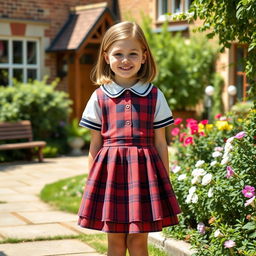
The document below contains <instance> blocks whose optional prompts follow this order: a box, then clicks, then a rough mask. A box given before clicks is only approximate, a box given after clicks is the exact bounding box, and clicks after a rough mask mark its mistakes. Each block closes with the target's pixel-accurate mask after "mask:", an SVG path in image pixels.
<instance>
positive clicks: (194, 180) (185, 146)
mask: <svg viewBox="0 0 256 256" xmlns="http://www.w3.org/2000/svg"><path fill="white" fill-rule="evenodd" d="M175 124H176V125H175V127H174V128H173V129H176V130H174V131H175V132H173V131H172V135H173V136H174V142H173V146H174V147H175V148H176V154H175V158H174V159H171V180H172V183H173V187H174V190H175V192H176V194H177V197H178V199H179V202H180V204H181V208H182V211H183V213H182V214H181V216H180V225H178V226H175V227H170V228H166V229H165V231H164V232H165V234H166V235H170V236H175V237H176V238H179V239H186V240H188V241H189V242H190V243H191V244H192V246H193V247H194V248H195V249H196V250H197V253H196V254H195V255H198V256H199V255H200V256H202V255H207V256H208V255H221V256H223V255H250V256H253V255H254V256H255V255H256V249H255V248H256V208H255V207H256V200H255V187H256V147H255V145H256V110H255V109H254V110H251V111H250V112H249V114H248V116H247V117H246V118H244V119H241V118H237V116H235V115H232V114H230V115H228V116H227V117H222V116H221V115H218V116H216V121H215V122H214V123H213V124H209V123H208V121H207V120H203V121H201V122H198V121H196V120H193V119H189V120H186V125H182V124H181V122H180V120H179V119H178V121H177V120H176V122H175ZM177 125H179V127H177ZM177 128H178V129H179V130H177Z"/></svg>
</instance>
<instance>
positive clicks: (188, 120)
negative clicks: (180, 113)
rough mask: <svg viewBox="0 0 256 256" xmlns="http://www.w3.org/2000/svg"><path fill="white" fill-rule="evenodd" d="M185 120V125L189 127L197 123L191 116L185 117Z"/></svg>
mask: <svg viewBox="0 0 256 256" xmlns="http://www.w3.org/2000/svg"><path fill="white" fill-rule="evenodd" d="M186 121H187V127H189V128H190V127H191V126H192V125H197V124H198V123H197V121H196V120H195V119H193V118H189V119H187V120H186Z"/></svg>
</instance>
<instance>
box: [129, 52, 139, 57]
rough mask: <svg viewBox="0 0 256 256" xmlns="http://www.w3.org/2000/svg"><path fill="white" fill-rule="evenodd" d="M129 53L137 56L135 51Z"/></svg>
mask: <svg viewBox="0 0 256 256" xmlns="http://www.w3.org/2000/svg"><path fill="white" fill-rule="evenodd" d="M130 55H132V56H137V55H138V54H137V53H136V52H132V53H130Z"/></svg>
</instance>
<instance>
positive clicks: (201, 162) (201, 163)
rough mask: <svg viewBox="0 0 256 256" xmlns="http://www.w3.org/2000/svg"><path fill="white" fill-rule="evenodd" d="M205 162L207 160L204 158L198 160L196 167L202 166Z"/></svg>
mask: <svg viewBox="0 0 256 256" xmlns="http://www.w3.org/2000/svg"><path fill="white" fill-rule="evenodd" d="M204 163H205V161H204V160H198V161H197V162H196V165H195V166H196V167H200V166H202V165H203V164H204Z"/></svg>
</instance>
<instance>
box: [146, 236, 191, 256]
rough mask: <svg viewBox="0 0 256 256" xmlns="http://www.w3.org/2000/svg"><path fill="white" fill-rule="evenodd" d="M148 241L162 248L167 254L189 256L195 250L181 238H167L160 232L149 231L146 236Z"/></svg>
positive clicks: (169, 255)
mask: <svg viewBox="0 0 256 256" xmlns="http://www.w3.org/2000/svg"><path fill="white" fill-rule="evenodd" d="M148 240H149V243H152V244H154V245H155V246H156V247H158V248H160V249H162V250H163V251H165V252H166V253H167V255H168V256H191V255H192V254H193V253H195V250H193V249H191V245H190V244H189V243H187V242H184V241H182V240H176V239H173V238H167V237H165V236H163V234H162V233H161V232H154V233H150V234H149V237H148Z"/></svg>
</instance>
